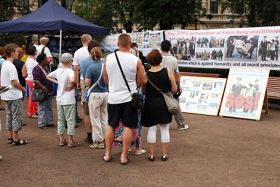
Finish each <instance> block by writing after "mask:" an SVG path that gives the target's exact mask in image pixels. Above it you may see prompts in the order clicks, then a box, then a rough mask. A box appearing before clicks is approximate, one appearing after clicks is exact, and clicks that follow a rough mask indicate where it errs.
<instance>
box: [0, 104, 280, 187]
mask: <svg viewBox="0 0 280 187" xmlns="http://www.w3.org/2000/svg"><path fill="white" fill-rule="evenodd" d="M25 105H26V101H25ZM54 106H55V105H54ZM25 108H26V106H25ZM81 109H82V108H81V107H79V110H80V114H82V110H81ZM54 114H55V118H56V111H54ZM0 117H1V122H2V131H1V132H0V155H2V156H3V160H2V161H1V162H0V186H1V187H13V186H15V187H33V186H34V187H35V186H36V187H39V186H50V187H56V186H57V187H62V186H67V187H68V186H145V187H150V186H214V187H217V186H221V187H237V186H245V187H248V186H262V187H263V186H267V187H278V186H279V185H280V164H279V163H280V123H279V121H280V109H279V108H273V109H270V110H269V114H268V115H265V114H263V115H262V118H261V120H260V121H252V120H243V119H234V118H226V117H213V116H204V115H193V114H185V118H186V120H187V122H188V124H189V126H190V129H189V130H187V131H177V130H176V126H175V124H174V123H173V124H172V126H171V130H170V132H171V143H170V153H169V160H168V161H167V162H163V161H161V160H160V158H159V156H160V152H159V151H160V145H159V144H158V149H157V151H158V154H157V156H158V157H157V158H156V161H154V162H150V161H148V160H147V158H146V157H147V155H141V156H134V155H131V156H130V157H129V158H130V163H129V164H128V165H126V166H122V165H120V161H119V155H120V151H121V150H120V149H114V151H113V160H112V162H111V163H105V162H103V161H102V159H101V158H102V155H103V153H104V150H93V149H90V148H89V146H88V145H87V144H85V143H84V142H83V139H84V135H85V129H84V127H83V125H82V123H80V124H79V125H80V126H79V127H78V128H77V139H78V140H79V141H80V142H81V145H80V147H77V148H72V149H70V148H67V147H58V146H57V136H56V129H55V128H50V129H48V130H41V129H39V128H37V127H36V125H37V123H36V120H34V119H31V118H27V117H25V119H24V121H25V123H27V126H26V127H23V131H22V132H21V135H22V137H24V138H27V139H28V140H29V141H30V144H29V145H24V146H18V147H15V146H12V145H8V144H6V139H7V138H6V135H5V131H4V123H5V112H4V111H1V112H0ZM146 132H147V131H146V130H144V133H143V147H144V148H146ZM158 140H160V138H158Z"/></svg>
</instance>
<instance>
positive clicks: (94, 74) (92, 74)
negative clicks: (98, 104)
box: [85, 59, 108, 93]
mask: <svg viewBox="0 0 280 187" xmlns="http://www.w3.org/2000/svg"><path fill="white" fill-rule="evenodd" d="M102 64H103V60H101V59H100V60H96V61H94V62H93V64H92V65H90V66H89V67H88V69H87V73H86V76H85V77H86V78H87V79H90V80H91V85H93V84H94V83H95V82H96V81H98V78H99V77H100V75H101V78H100V80H99V81H98V84H97V85H96V86H95V87H93V89H92V90H91V92H95V93H103V92H108V89H107V87H106V85H105V83H104V80H103V77H102V74H103V72H101V69H102ZM103 68H104V67H103Z"/></svg>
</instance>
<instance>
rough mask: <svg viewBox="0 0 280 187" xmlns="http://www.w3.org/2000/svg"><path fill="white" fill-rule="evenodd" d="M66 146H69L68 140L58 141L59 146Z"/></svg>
mask: <svg viewBox="0 0 280 187" xmlns="http://www.w3.org/2000/svg"><path fill="white" fill-rule="evenodd" d="M65 145H67V142H66V140H64V141H62V142H61V141H58V146H61V147H62V146H65Z"/></svg>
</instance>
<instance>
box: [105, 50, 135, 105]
mask: <svg viewBox="0 0 280 187" xmlns="http://www.w3.org/2000/svg"><path fill="white" fill-rule="evenodd" d="M117 54H118V58H119V60H120V64H121V66H122V69H123V72H124V74H125V77H126V80H127V82H128V85H129V87H130V90H131V92H132V93H135V92H137V91H136V89H137V84H136V73H137V61H138V59H139V58H138V57H136V56H134V55H133V54H131V53H125V52H121V51H118V52H117ZM106 70H107V74H108V78H109V94H108V103H110V104H121V103H126V102H129V101H131V94H130V93H129V91H128V88H127V86H126V84H125V81H124V79H123V76H122V73H121V71H120V68H119V66H118V63H117V60H116V57H115V54H114V53H112V54H110V55H108V56H107V60H106Z"/></svg>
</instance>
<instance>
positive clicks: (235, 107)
mask: <svg viewBox="0 0 280 187" xmlns="http://www.w3.org/2000/svg"><path fill="white" fill-rule="evenodd" d="M268 76H269V70H268V69H260V68H258V69H253V68H230V72H229V76H228V80H227V85H226V90H225V93H224V97H223V102H222V106H221V110H220V115H221V116H229V117H236V118H245V119H255V120H260V116H261V111H262V106H263V101H264V96H265V92H266V86H267V81H268Z"/></svg>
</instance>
